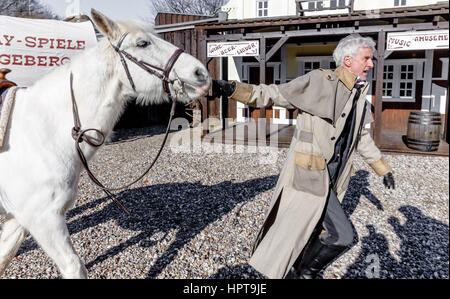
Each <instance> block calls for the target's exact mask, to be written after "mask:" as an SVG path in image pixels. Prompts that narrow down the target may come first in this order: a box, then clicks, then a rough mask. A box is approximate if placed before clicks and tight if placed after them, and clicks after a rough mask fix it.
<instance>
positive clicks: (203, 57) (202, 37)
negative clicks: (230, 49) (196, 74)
mask: <svg viewBox="0 0 450 299" xmlns="http://www.w3.org/2000/svg"><path fill="white" fill-rule="evenodd" d="M198 39H199V46H200V49H199V51H198V55H199V56H200V57H199V60H200V61H201V62H202V63H203V64H204V65H206V67H208V54H207V47H206V31H205V30H203V29H201V30H199V34H198ZM200 103H201V104H202V125H203V130H202V137H203V136H205V135H207V134H208V133H209V124H208V116H209V111H208V110H209V109H208V99H207V98H206V97H202V98H201V100H200Z"/></svg>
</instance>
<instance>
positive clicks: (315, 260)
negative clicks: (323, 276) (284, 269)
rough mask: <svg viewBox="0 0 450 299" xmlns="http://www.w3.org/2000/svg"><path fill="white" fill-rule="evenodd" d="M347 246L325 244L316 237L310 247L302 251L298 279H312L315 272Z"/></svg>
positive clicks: (315, 274) (314, 276)
mask: <svg viewBox="0 0 450 299" xmlns="http://www.w3.org/2000/svg"><path fill="white" fill-rule="evenodd" d="M346 248H347V247H345V246H334V245H326V244H324V243H322V241H321V240H320V238H316V239H315V240H314V241H313V243H312V244H311V247H310V248H308V249H307V251H306V252H305V253H304V255H303V258H302V261H301V263H300V265H299V266H298V267H297V274H298V276H299V278H300V279H314V278H316V276H317V274H318V273H319V272H320V271H321V270H322V269H323V268H324V267H325V266H327V265H328V264H329V263H330V262H331V261H332V260H334V259H335V258H336V257H337V256H338V255H340V254H341V253H342V252H343V251H344V250H345V249H346Z"/></svg>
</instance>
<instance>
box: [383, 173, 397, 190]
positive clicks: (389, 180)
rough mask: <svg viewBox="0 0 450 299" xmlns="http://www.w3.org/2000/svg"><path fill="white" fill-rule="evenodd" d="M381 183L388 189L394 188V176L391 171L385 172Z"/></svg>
mask: <svg viewBox="0 0 450 299" xmlns="http://www.w3.org/2000/svg"><path fill="white" fill-rule="evenodd" d="M383 184H384V186H385V187H386V188H388V189H391V188H392V189H394V190H395V180H394V176H393V175H392V172H389V173H388V174H386V175H385V176H384V178H383Z"/></svg>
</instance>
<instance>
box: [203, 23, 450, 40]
mask: <svg viewBox="0 0 450 299" xmlns="http://www.w3.org/2000/svg"><path fill="white" fill-rule="evenodd" d="M435 29H449V22H439V23H438V25H437V26H434V25H433V24H432V23H414V24H399V25H397V26H396V27H394V26H393V25H381V26H360V27H359V28H358V30H356V29H355V28H354V27H340V28H322V29H321V30H320V32H318V31H317V29H305V30H292V31H286V32H284V33H282V32H264V33H246V34H245V35H243V34H238V33H236V34H218V35H210V36H208V37H207V40H216V41H225V40H246V39H260V38H281V37H308V36H319V35H320V36H326V35H347V34H352V33H360V34H377V33H379V32H380V30H383V31H384V32H402V31H416V30H435Z"/></svg>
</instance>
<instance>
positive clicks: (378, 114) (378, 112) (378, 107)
mask: <svg viewBox="0 0 450 299" xmlns="http://www.w3.org/2000/svg"><path fill="white" fill-rule="evenodd" d="M385 42H386V32H384V31H383V30H381V31H380V32H378V50H377V56H376V58H377V74H376V78H377V79H376V80H377V81H376V82H377V83H376V90H375V129H374V141H375V144H376V146H377V147H381V145H382V144H381V131H382V125H383V120H382V113H383V74H384V50H385Z"/></svg>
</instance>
